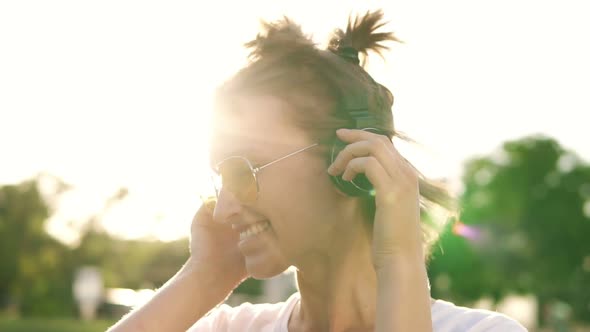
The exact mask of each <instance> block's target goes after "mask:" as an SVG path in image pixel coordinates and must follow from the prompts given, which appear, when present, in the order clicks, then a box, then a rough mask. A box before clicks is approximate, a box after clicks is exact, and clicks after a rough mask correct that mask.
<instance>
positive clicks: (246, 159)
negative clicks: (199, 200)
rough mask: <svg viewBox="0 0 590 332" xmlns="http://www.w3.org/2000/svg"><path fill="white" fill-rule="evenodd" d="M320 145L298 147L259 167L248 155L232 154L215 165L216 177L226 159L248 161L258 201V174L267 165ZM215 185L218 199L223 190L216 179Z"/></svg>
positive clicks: (218, 175) (219, 175)
mask: <svg viewBox="0 0 590 332" xmlns="http://www.w3.org/2000/svg"><path fill="white" fill-rule="evenodd" d="M318 145H320V144H319V143H314V144H311V145H308V146H306V147H304V148H301V149H298V150H296V151H293V152H291V153H288V154H286V155H284V156H282V157H279V158H277V159H275V160H273V161H269V162H268V163H266V164H264V165H261V166H258V167H254V166H252V163H251V162H250V160H248V158H246V157H243V156H230V157H227V158H225V159H223V160H222V161H220V162H218V163H217V164H216V165H215V169H214V170H215V174H216V177H221V174H220V173H219V167H220V166H221V165H222V164H223V163H224V162H226V161H228V160H230V159H235V158H239V159H243V160H244V161H245V162H246V164H247V165H248V167H249V168H250V172H251V173H252V177H254V182H255V183H256V198H255V199H254V201H256V200H257V199H258V192H259V185H258V177H257V174H258V173H259V172H260V171H262V170H263V169H264V168H266V167H268V166H270V165H272V164H275V163H278V162H279V161H281V160H284V159H287V158H289V157H292V156H294V155H296V154H298V153H301V152H303V151H306V150H309V149H311V148H313V147H315V146H318ZM214 187H215V196H216V197H217V199H219V191H220V190H221V185H220V186H219V188H218V187H217V182H216V181H214Z"/></svg>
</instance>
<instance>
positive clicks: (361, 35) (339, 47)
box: [328, 10, 401, 65]
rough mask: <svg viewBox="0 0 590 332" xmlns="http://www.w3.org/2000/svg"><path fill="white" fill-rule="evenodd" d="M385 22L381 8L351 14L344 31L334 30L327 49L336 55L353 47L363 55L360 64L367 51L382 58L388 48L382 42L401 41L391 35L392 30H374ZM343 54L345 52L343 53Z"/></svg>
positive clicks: (364, 59)
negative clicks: (362, 13) (364, 12)
mask: <svg viewBox="0 0 590 332" xmlns="http://www.w3.org/2000/svg"><path fill="white" fill-rule="evenodd" d="M387 23H388V22H385V21H383V12H382V11H381V10H378V11H374V12H367V13H366V14H365V15H363V16H358V15H357V16H354V17H352V16H351V17H350V18H349V19H348V24H347V26H346V31H342V29H336V30H334V32H333V33H332V35H331V37H330V41H329V43H328V49H329V50H330V51H331V52H333V53H336V54H338V55H343V53H344V52H346V51H347V49H353V50H355V51H357V52H359V53H361V54H362V55H363V61H362V63H361V64H362V65H364V64H365V62H366V58H367V56H368V53H369V51H372V52H375V53H377V54H379V56H381V57H382V58H383V53H382V52H383V51H384V50H389V47H387V46H386V45H384V44H383V42H385V41H396V42H401V41H400V40H399V39H397V38H396V37H395V36H394V35H393V32H376V31H377V30H378V29H379V28H381V27H383V26H385V25H386V24H387ZM344 55H346V54H345V53H344Z"/></svg>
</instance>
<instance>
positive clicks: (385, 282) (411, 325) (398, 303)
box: [375, 256, 432, 332]
mask: <svg viewBox="0 0 590 332" xmlns="http://www.w3.org/2000/svg"><path fill="white" fill-rule="evenodd" d="M417 257H419V256H417ZM420 258H421V257H420ZM420 258H418V259H416V258H414V259H409V258H408V257H403V258H396V259H395V260H393V261H392V263H391V264H388V265H387V266H384V267H382V268H380V269H379V270H378V271H377V313H376V314H377V315H376V324H375V331H378V332H385V331H387V332H391V331H416V332H431V331H432V319H431V309H430V292H429V289H428V280H427V279H428V277H427V274H426V267H425V266H424V264H423V263H422V260H421V259H420Z"/></svg>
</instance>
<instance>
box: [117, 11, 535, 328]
mask: <svg viewBox="0 0 590 332" xmlns="http://www.w3.org/2000/svg"><path fill="white" fill-rule="evenodd" d="M381 20H382V13H381V12H380V11H377V12H372V13H367V14H366V15H365V16H363V17H357V18H356V19H354V20H352V21H349V24H348V27H347V29H346V31H345V32H344V31H341V30H337V31H336V32H335V33H334V35H333V36H332V38H331V40H330V43H329V46H328V48H327V49H326V50H323V49H319V48H317V47H316V46H315V45H314V44H313V43H312V42H311V41H310V39H308V37H306V36H305V35H304V34H303V33H302V32H301V30H300V28H299V27H298V26H297V25H295V24H294V23H293V22H291V21H290V20H288V19H286V18H285V19H284V20H282V21H280V22H276V23H273V24H266V25H265V31H264V32H262V33H261V34H259V35H258V36H257V38H256V39H255V40H253V41H251V42H250V43H248V44H247V46H248V47H249V48H250V49H251V57H250V58H251V61H250V63H249V64H248V65H247V66H246V67H245V68H244V69H242V70H241V71H239V72H238V73H237V74H236V75H235V76H234V77H233V78H232V79H231V80H229V81H228V82H226V83H225V84H224V85H223V86H222V87H221V88H220V89H219V91H218V96H217V105H216V109H215V113H214V120H213V126H214V127H213V129H214V130H213V133H214V134H213V137H212V146H211V155H210V157H211V158H210V159H211V161H212V166H213V169H214V170H215V171H216V172H217V173H218V174H219V176H220V187H219V188H218V193H217V197H216V199H215V200H213V201H212V202H210V203H208V204H204V205H203V207H201V209H200V210H199V211H198V212H197V214H196V216H195V218H194V220H193V224H192V229H191V257H190V259H189V260H188V262H187V263H186V264H185V266H183V267H182V269H181V270H180V271H179V272H178V273H177V275H176V276H174V277H173V278H172V279H171V280H170V281H169V282H168V283H167V284H166V285H165V286H164V287H162V288H161V289H160V290H159V291H158V292H157V295H156V296H155V297H154V298H153V299H152V300H151V301H150V302H148V303H147V304H146V305H144V306H143V307H141V308H139V309H137V310H135V311H134V312H132V313H131V314H129V315H127V316H126V317H124V318H123V319H122V320H121V321H120V322H119V323H117V324H116V325H115V326H114V327H112V328H111V330H110V331H184V330H187V329H189V330H190V331H290V332H292V331H433V330H434V331H524V328H523V327H522V326H520V325H519V324H518V323H516V322H515V321H514V320H512V319H510V318H508V317H506V316H503V315H499V314H496V313H492V312H486V311H478V310H471V309H467V308H461V307H456V306H454V305H452V304H451V303H448V302H444V301H434V300H431V298H430V295H429V284H428V280H427V274H426V268H425V258H426V257H427V252H428V245H429V244H430V243H431V241H429V239H428V233H429V232H428V228H429V227H428V225H429V224H432V223H433V218H432V214H429V213H428V210H427V208H428V207H430V206H434V207H437V206H438V207H440V206H443V207H447V208H449V206H450V204H448V203H449V202H450V200H449V199H448V196H447V195H446V193H445V191H444V190H443V189H441V188H440V187H438V186H436V185H434V184H433V183H432V182H429V181H427V180H426V179H424V178H423V177H422V176H421V175H420V174H419V173H418V172H417V171H416V170H415V169H414V168H413V167H412V166H411V165H410V164H409V163H408V162H407V161H406V160H405V159H404V158H403V157H402V156H401V155H400V154H399V153H398V151H397V150H396V149H395V147H394V145H393V144H392V137H393V136H396V135H398V133H397V132H396V131H395V130H394V127H393V119H392V114H391V106H392V104H393V96H392V94H391V93H390V92H389V90H387V89H386V88H385V87H383V86H382V85H380V84H378V83H376V82H375V81H374V80H373V79H372V78H371V77H370V76H369V75H368V74H367V73H366V72H365V70H364V69H363V67H362V66H361V65H360V64H359V54H360V55H361V56H363V55H364V56H366V55H367V53H368V52H369V51H376V52H377V53H379V51H382V50H383V49H385V48H386V47H385V46H384V45H383V44H382V42H384V41H395V40H396V39H395V37H394V36H393V34H392V33H384V32H381V33H378V32H376V30H377V29H378V28H380V27H382V26H383V25H384V24H383V23H382V21H381ZM363 60H364V57H363ZM289 266H294V267H296V269H297V284H298V292H297V293H295V294H294V295H292V296H291V297H290V298H289V299H288V300H287V301H286V302H284V303H279V304H259V305H251V304H243V305H240V306H238V307H235V308H231V307H229V306H227V305H221V306H218V304H219V303H221V302H222V301H223V300H224V299H225V298H226V297H227V296H228V295H229V294H230V293H231V292H232V290H233V289H234V288H235V287H237V286H238V285H239V284H240V283H241V282H242V281H243V280H245V279H246V278H248V277H253V278H258V279H263V278H269V277H273V276H276V275H278V274H280V273H281V272H283V271H285V270H286V269H287V268H288V267H289ZM216 306H217V307H216Z"/></svg>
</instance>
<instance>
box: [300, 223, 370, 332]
mask: <svg viewBox="0 0 590 332" xmlns="http://www.w3.org/2000/svg"><path fill="white" fill-rule="evenodd" d="M347 233H348V234H353V236H354V237H353V238H348V239H344V238H340V239H341V241H339V243H338V244H336V247H332V248H330V254H326V255H321V254H318V255H317V256H316V255H314V257H313V258H311V259H308V260H307V261H306V262H303V264H299V266H298V272H297V284H298V287H299V292H300V293H301V302H300V303H299V305H298V306H297V307H296V309H295V310H294V312H293V314H292V316H291V320H290V322H289V331H345V330H348V331H352V330H355V331H360V330H370V329H372V327H373V325H374V321H375V306H376V302H377V301H376V291H377V278H376V275H375V270H374V268H373V265H372V259H371V244H370V240H369V239H368V238H367V236H365V235H364V234H363V232H362V231H358V232H347ZM335 253H336V254H335Z"/></svg>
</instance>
